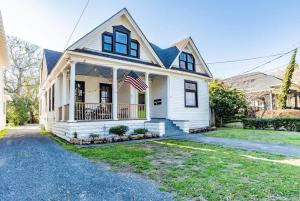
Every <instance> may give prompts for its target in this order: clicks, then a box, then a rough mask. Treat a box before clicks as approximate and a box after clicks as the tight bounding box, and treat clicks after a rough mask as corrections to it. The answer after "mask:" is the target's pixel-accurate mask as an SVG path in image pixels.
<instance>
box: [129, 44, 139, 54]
mask: <svg viewBox="0 0 300 201" xmlns="http://www.w3.org/2000/svg"><path fill="white" fill-rule="evenodd" d="M138 50H139V44H138V42H137V41H136V40H131V42H130V56H132V57H138V52H139V51H138Z"/></svg>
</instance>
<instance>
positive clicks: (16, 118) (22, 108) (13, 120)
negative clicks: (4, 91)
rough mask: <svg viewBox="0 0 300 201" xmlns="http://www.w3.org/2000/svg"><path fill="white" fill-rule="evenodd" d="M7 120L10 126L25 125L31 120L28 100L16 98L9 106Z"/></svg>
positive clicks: (20, 97)
mask: <svg viewBox="0 0 300 201" xmlns="http://www.w3.org/2000/svg"><path fill="white" fill-rule="evenodd" d="M7 120H8V122H9V124H10V125H13V126H19V125H24V124H25V123H27V122H28V120H29V107H28V103H27V100H26V98H24V97H22V96H15V97H13V100H12V101H11V102H8V105H7Z"/></svg>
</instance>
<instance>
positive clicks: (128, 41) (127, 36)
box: [113, 29, 130, 56]
mask: <svg viewBox="0 0 300 201" xmlns="http://www.w3.org/2000/svg"><path fill="white" fill-rule="evenodd" d="M117 33H121V34H125V35H126V38H127V40H126V43H122V42H117ZM129 38H130V34H129V32H125V31H123V30H119V29H114V40H113V44H114V53H115V54H119V55H126V56H128V55H129V43H130V40H129ZM117 44H120V45H125V46H126V54H125V53H122V52H117V48H116V46H117Z"/></svg>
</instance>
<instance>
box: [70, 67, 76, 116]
mask: <svg viewBox="0 0 300 201" xmlns="http://www.w3.org/2000/svg"><path fill="white" fill-rule="evenodd" d="M75 70H76V63H75V62H72V63H71V65H70V102H69V122H74V112H75Z"/></svg>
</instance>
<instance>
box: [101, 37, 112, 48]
mask: <svg viewBox="0 0 300 201" xmlns="http://www.w3.org/2000/svg"><path fill="white" fill-rule="evenodd" d="M102 41H103V43H102V44H103V45H102V49H103V51H105V52H112V51H113V48H112V47H113V36H112V35H111V34H110V33H104V34H103V35H102Z"/></svg>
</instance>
